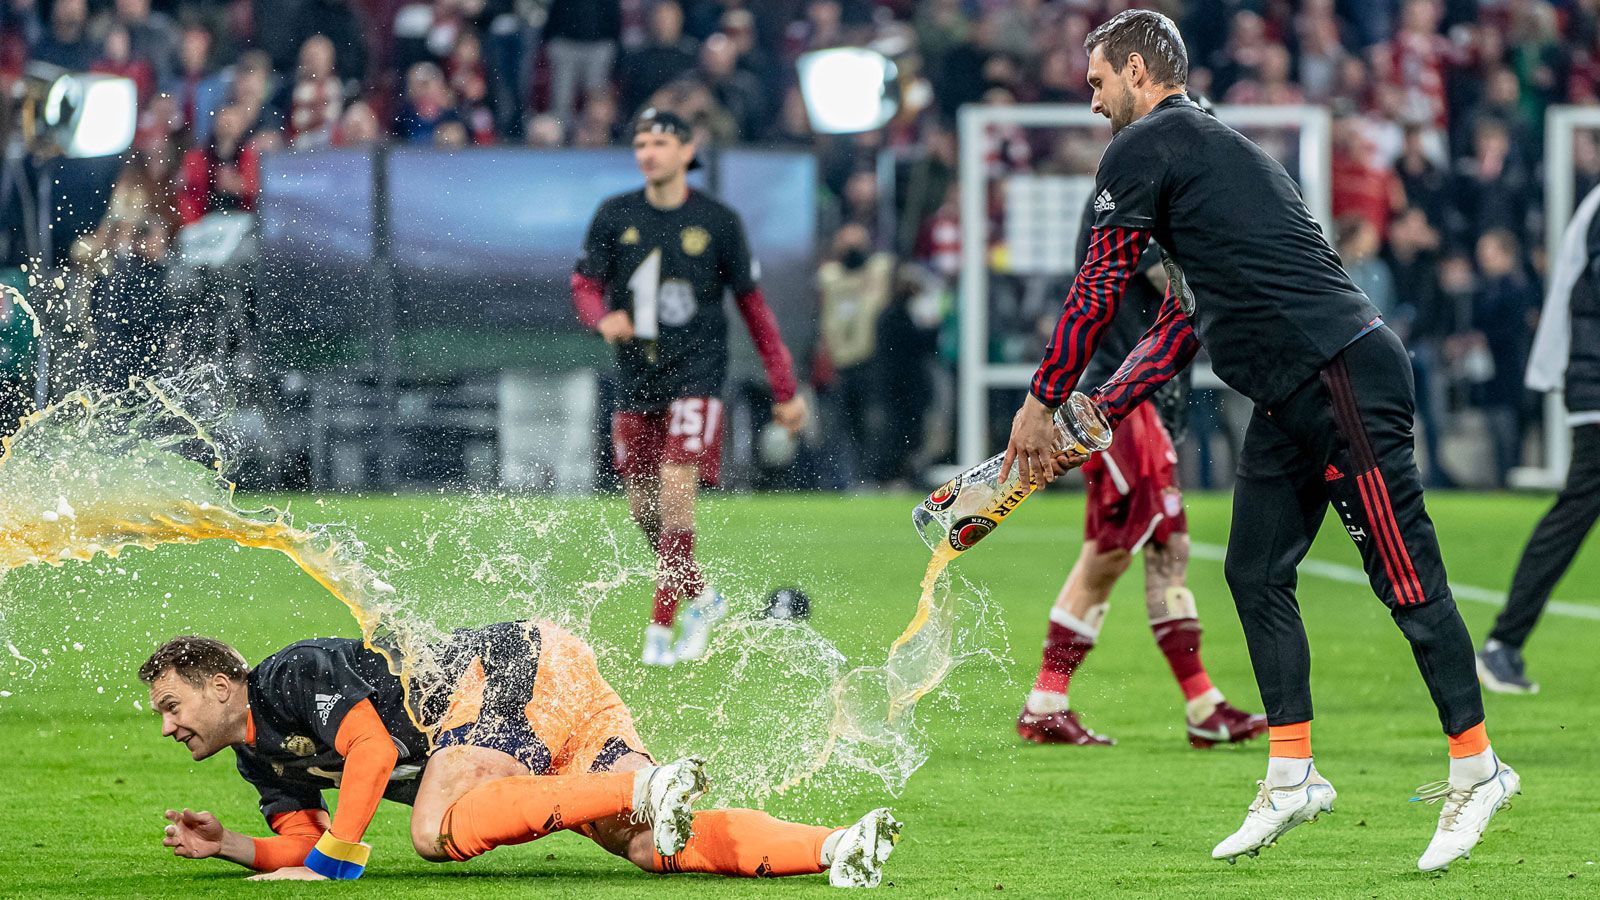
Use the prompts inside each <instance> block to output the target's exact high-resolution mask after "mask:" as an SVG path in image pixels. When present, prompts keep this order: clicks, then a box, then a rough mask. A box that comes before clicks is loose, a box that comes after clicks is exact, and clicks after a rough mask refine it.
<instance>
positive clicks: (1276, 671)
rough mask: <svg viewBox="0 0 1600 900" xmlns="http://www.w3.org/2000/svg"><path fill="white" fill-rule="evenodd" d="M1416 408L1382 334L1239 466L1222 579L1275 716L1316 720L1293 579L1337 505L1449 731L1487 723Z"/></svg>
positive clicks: (1310, 390) (1270, 429) (1270, 421)
mask: <svg viewBox="0 0 1600 900" xmlns="http://www.w3.org/2000/svg"><path fill="white" fill-rule="evenodd" d="M1414 406H1415V397H1414V389H1413V385H1412V380H1411V364H1410V361H1409V360H1408V358H1407V356H1406V351H1405V348H1404V347H1403V346H1401V344H1400V339H1399V338H1398V337H1396V336H1395V335H1394V332H1392V331H1390V330H1389V329H1388V328H1387V327H1379V328H1378V329H1376V330H1375V331H1372V332H1370V333H1368V334H1366V335H1364V336H1363V337H1361V338H1359V339H1357V340H1356V341H1355V342H1354V343H1352V344H1351V345H1350V346H1348V347H1346V348H1345V349H1344V350H1343V351H1341V352H1340V354H1339V355H1338V356H1336V357H1334V359H1333V360H1332V361H1331V362H1329V363H1328V365H1327V366H1326V367H1324V368H1323V370H1322V372H1321V373H1320V374H1319V377H1317V378H1314V379H1312V380H1310V381H1308V382H1306V383H1305V384H1304V385H1302V386H1301V387H1300V388H1299V390H1297V391H1296V392H1295V393H1294V394H1293V395H1291V396H1290V397H1289V399H1288V400H1286V401H1285V402H1284V403H1283V404H1281V405H1280V406H1278V407H1277V408H1274V409H1272V410H1263V409H1261V408H1260V407H1257V409H1256V411H1255V414H1254V415H1253V416H1252V418H1251V420H1250V426H1249V429H1248V430H1247V431H1246V432H1245V439H1244V447H1243V449H1242V450H1241V451H1240V455H1239V481H1238V484H1237V485H1236V486H1235V488H1234V495H1233V526H1232V532H1231V534H1230V535H1229V538H1228V555H1227V563H1226V572H1227V577H1228V586H1229V588H1230V589H1231V590H1232V591H1233V598H1234V602H1235V604H1237V606H1238V609H1239V619H1240V621H1241V622H1242V623H1243V625H1244V633H1245V639H1246V641H1247V642H1248V644H1249V647H1250V661H1251V664H1252V665H1253V666H1254V668H1255V674H1256V682H1257V684H1258V685H1259V686H1260V688H1261V700H1262V703H1263V704H1264V705H1265V706H1266V712H1267V719H1268V721H1269V722H1271V723H1272V724H1274V725H1285V724H1289V723H1293V722H1304V721H1308V720H1310V719H1311V717H1312V713H1311V651H1310V647H1309V646H1308V645H1307V643H1306V633H1305V627H1304V625H1303V624H1302V622H1301V620H1300V607H1299V604H1298V603H1297V602H1296V600H1295V584H1296V572H1295V569H1296V567H1297V566H1298V565H1299V563H1300V561H1301V560H1302V559H1303V558H1305V555H1306V552H1307V551H1308V550H1310V549H1311V542H1312V540H1313V539H1314V538H1315V537H1316V535H1317V530H1318V528H1319V527H1321V525H1322V519H1323V516H1324V514H1325V513H1324V511H1325V509H1326V508H1327V507H1328V506H1332V507H1333V508H1334V511H1335V512H1337V513H1338V514H1339V519H1340V524H1341V525H1343V526H1344V529H1345V531H1346V532H1348V533H1349V534H1350V537H1351V538H1352V539H1353V540H1354V541H1355V544H1356V547H1357V548H1358V549H1359V550H1360V551H1361V561H1362V563H1363V565H1364V567H1365V568H1366V571H1367V577H1368V579H1369V580H1370V581H1371V583H1372V590H1373V591H1374V592H1375V593H1376V594H1377V595H1378V597H1379V598H1380V599H1381V600H1383V602H1384V604H1385V605H1386V606H1388V607H1389V611H1390V613H1391V614H1392V615H1393V617H1394V621H1395V624H1397V625H1399V626H1400V631H1401V632H1402V633H1403V634H1404V635H1405V636H1406V639H1407V640H1408V641H1410V642H1411V650H1412V653H1413V655H1415V657H1416V661H1417V668H1418V669H1420V670H1421V671H1422V678H1423V680H1424V681H1425V682H1427V685H1428V691H1429V693H1430V694H1432V696H1433V702H1434V705H1435V706H1437V707H1438V710H1439V721H1440V724H1441V725H1442V726H1443V727H1444V730H1445V732H1446V733H1447V734H1452V735H1454V734H1460V733H1461V732H1463V731H1466V730H1467V729H1468V728H1471V727H1472V726H1474V725H1476V724H1478V723H1479V722H1482V721H1483V698H1482V695H1481V694H1480V693H1479V689H1478V677H1477V672H1476V670H1475V668H1474V661H1473V647H1472V638H1471V636H1470V635H1469V634H1468V633H1467V627H1466V625H1465V624H1464V623H1463V622H1462V621H1461V614H1460V613H1459V612H1458V611H1457V610H1456V605H1455V600H1454V598H1453V597H1451V595H1450V586H1449V584H1448V583H1447V581H1446V579H1445V571H1444V563H1443V562H1442V560H1441V559H1440V557H1439V542H1438V539H1437V538H1436V537H1435V535H1434V531H1433V522H1432V521H1431V520H1430V519H1429V518H1428V513H1427V510H1426V509H1424V508H1423V499H1422V481H1421V478H1420V477H1419V475H1418V473H1417V464H1416V460H1415V459H1414V458H1413V455H1412V448H1413V443H1414V437H1413V435H1412V418H1413V414H1414V411H1415V410H1414Z"/></svg>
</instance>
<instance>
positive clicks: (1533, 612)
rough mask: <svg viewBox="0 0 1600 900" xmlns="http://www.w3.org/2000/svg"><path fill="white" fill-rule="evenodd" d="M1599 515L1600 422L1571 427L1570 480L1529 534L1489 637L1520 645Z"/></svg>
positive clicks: (1518, 647) (1519, 646) (1524, 641)
mask: <svg viewBox="0 0 1600 900" xmlns="http://www.w3.org/2000/svg"><path fill="white" fill-rule="evenodd" d="M1596 520H1600V424H1592V425H1579V426H1577V427H1576V428H1574V429H1572V465H1571V468H1569V469H1568V470H1567V483H1566V486H1565V487H1563V488H1562V489H1561V494H1560V495H1559V496H1557V497H1556V503H1555V506H1552V507H1551V508H1550V511H1549V512H1547V513H1545V515H1544V518H1543V519H1540V520H1539V524H1538V526H1537V527H1535V528H1534V529H1533V536H1532V537H1530V538H1528V546H1527V547H1525V548H1523V550H1522V560H1521V561H1520V562H1518V563H1517V571H1516V574H1515V575H1513V576H1512V578H1511V596H1510V598H1509V599H1508V600H1507V601H1506V607H1505V609H1503V610H1501V611H1500V616H1499V618H1497V619H1496V620H1495V623H1494V630H1492V631H1491V632H1489V637H1490V638H1491V639H1493V640H1497V641H1499V642H1501V643H1503V644H1509V645H1510V646H1512V647H1515V648H1517V649H1519V650H1520V649H1521V648H1522V645H1523V644H1525V643H1527V641H1528V635H1529V634H1530V633H1531V632H1532V631H1533V626H1534V625H1536V624H1538V622H1539V616H1540V614H1542V613H1543V612H1544V607H1545V604H1546V603H1548V602H1550V594H1551V593H1552V592H1554V591H1555V589H1556V583H1557V582H1559V581H1560V580H1561V578H1562V576H1563V575H1566V574H1567V568H1568V567H1569V566H1571V565H1572V560H1573V557H1575V556H1577V555H1578V549H1579V548H1580V547H1582V546H1583V540H1584V538H1585V537H1587V536H1588V534H1589V532H1590V530H1591V529H1593V528H1594V524H1595V521H1596Z"/></svg>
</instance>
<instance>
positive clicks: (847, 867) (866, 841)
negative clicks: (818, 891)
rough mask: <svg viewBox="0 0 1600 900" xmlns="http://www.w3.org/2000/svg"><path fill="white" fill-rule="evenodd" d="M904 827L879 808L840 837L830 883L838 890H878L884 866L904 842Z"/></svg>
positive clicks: (829, 867) (859, 820)
mask: <svg viewBox="0 0 1600 900" xmlns="http://www.w3.org/2000/svg"><path fill="white" fill-rule="evenodd" d="M901 827H902V826H901V824H900V822H899V821H897V820H896V819H895V817H894V814H893V813H891V812H890V811H889V809H888V807H882V808H879V809H875V810H873V811H872V812H869V813H867V814H866V815H864V816H862V817H861V818H860V819H858V820H856V823H855V824H854V825H851V826H850V827H849V828H846V829H845V830H844V831H843V832H841V833H840V835H839V843H838V844H837V845H835V846H834V849H833V864H832V865H830V866H828V883H829V884H831V885H833V886H834V887H845V888H870V887H877V886H878V883H879V882H880V881H882V880H883V864H884V863H885V862H887V861H888V860H889V854H890V853H891V852H893V850H894V845H895V844H897V843H899V841H900V829H901Z"/></svg>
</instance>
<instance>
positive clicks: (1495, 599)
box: [1190, 541, 1600, 621]
mask: <svg viewBox="0 0 1600 900" xmlns="http://www.w3.org/2000/svg"><path fill="white" fill-rule="evenodd" d="M1190 553H1191V555H1193V556H1196V557H1199V558H1200V559H1206V560H1211V561H1213V562H1222V561H1223V560H1224V559H1226V558H1227V555H1228V549H1227V548H1226V547H1222V546H1219V545H1217V544H1202V543H1200V542H1198V541H1196V542H1194V543H1193V544H1191V545H1190ZM1300 571H1301V572H1304V573H1306V574H1307V575H1315V576H1317V577H1319V578H1326V579H1328V580H1329V581H1339V582H1343V583H1345V584H1359V585H1363V586H1365V585H1367V584H1369V582H1368V581H1367V573H1366V572H1365V571H1364V570H1362V569H1358V568H1356V567H1355V566H1347V565H1343V564H1342V563H1332V562H1327V561H1326V560H1321V559H1305V560H1303V561H1301V563H1300ZM1450 591H1451V593H1453V594H1455V597H1456V599H1457V600H1471V601H1472V602H1474V603H1486V604H1488V605H1490V606H1505V605H1506V595H1505V594H1502V593H1500V592H1499V591H1492V590H1489V589H1488V588H1482V587H1478V586H1477V585H1473V584H1457V583H1456V582H1454V581H1452V582H1450ZM1545 612H1548V613H1549V614H1551V615H1553V616H1568V617H1570V618H1574V619H1590V620H1593V621H1600V607H1595V606H1585V605H1583V604H1581V603H1563V602H1562V601H1560V600H1551V601H1550V603H1549V605H1547V606H1546V607H1545Z"/></svg>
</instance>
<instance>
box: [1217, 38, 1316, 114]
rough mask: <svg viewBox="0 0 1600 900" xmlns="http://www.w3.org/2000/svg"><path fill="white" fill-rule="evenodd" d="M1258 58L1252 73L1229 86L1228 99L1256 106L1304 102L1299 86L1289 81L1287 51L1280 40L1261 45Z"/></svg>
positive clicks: (1232, 101)
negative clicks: (1279, 42) (1277, 42)
mask: <svg viewBox="0 0 1600 900" xmlns="http://www.w3.org/2000/svg"><path fill="white" fill-rule="evenodd" d="M1258 59H1259V62H1258V63H1257V66H1256V70H1255V73H1254V74H1253V75H1250V76H1248V77H1246V78H1244V79H1242V80H1240V81H1236V82H1234V85H1233V87H1231V88H1229V89H1228V94H1227V96H1226V98H1225V99H1226V100H1227V102H1229V103H1245V104H1250V105H1255V106H1284V105H1290V104H1295V103H1303V102H1305V97H1304V96H1302V95H1301V93H1300V89H1299V88H1297V87H1295V86H1294V85H1293V84H1291V83H1290V82H1289V51H1288V50H1287V49H1286V48H1285V47H1284V46H1283V45H1282V44H1268V45H1266V46H1265V47H1262V48H1261V51H1260V53H1259V56H1258Z"/></svg>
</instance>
